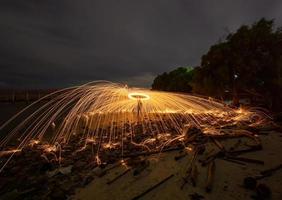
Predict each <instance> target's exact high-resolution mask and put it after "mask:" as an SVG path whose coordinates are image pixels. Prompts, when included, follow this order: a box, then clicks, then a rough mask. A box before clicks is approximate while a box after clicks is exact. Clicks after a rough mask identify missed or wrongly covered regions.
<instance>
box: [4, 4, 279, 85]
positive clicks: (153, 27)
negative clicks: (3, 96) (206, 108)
mask: <svg viewBox="0 0 282 200" xmlns="http://www.w3.org/2000/svg"><path fill="white" fill-rule="evenodd" d="M281 10H282V2H281V1H279V0H277V1H276V0H273V1H269V0H248V1H245V0H239V1H232V0H217V1H215V0H214V1H213V0H206V1H192V0H190V1H189V0H159V1H152V0H142V1H139V0H137V1H133V0H123V1H121V0H100V1H97V0H84V1H77V0H60V1H58V0H25V1H22V0H2V1H1V2H0V27H1V31H0V87H4V86H5V87H63V86H69V85H73V84H79V83H84V82H87V81H92V80H101V79H103V80H111V81H119V82H127V83H129V84H132V85H139V86H149V85H150V84H151V82H152V80H153V78H154V76H155V75H157V74H160V73H162V72H164V71H169V70H172V69H173V68H175V67H177V66H183V65H189V66H195V65H198V64H199V63H200V58H201V55H203V54H204V53H205V52H206V51H207V50H208V48H209V46H210V45H212V44H214V43H215V42H217V41H218V40H219V39H220V38H221V37H224V35H226V34H227V32H228V31H234V30H236V29H237V28H238V27H239V26H240V25H242V24H250V23H253V22H254V21H256V20H258V19H259V18H261V17H266V18H268V19H272V18H275V19H276V24H278V25H281V24H282V16H281Z"/></svg>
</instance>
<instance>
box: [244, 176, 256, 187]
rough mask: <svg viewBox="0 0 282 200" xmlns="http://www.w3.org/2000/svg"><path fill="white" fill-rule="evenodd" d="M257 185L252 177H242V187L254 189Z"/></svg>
mask: <svg viewBox="0 0 282 200" xmlns="http://www.w3.org/2000/svg"><path fill="white" fill-rule="evenodd" d="M256 185H257V180H256V179H255V178H253V177H246V178H244V187H245V188H246V189H251V190H253V189H255V188H256Z"/></svg>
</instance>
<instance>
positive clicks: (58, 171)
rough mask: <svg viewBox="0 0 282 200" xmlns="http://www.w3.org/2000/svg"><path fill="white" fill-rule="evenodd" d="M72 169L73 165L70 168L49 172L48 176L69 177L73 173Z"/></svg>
mask: <svg viewBox="0 0 282 200" xmlns="http://www.w3.org/2000/svg"><path fill="white" fill-rule="evenodd" d="M72 167H73V166H72V165H70V166H68V167H60V168H57V169H55V170H53V171H48V172H47V175H48V176H49V177H53V176H55V175H57V174H59V173H61V174H63V175H67V174H69V173H71V171H72Z"/></svg>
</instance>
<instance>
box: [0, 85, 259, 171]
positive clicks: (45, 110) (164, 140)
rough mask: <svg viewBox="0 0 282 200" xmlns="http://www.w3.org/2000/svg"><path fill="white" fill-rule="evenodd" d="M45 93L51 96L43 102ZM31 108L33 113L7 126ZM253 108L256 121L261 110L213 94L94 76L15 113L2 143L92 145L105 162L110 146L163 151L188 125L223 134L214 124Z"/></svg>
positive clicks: (246, 115) (54, 147)
mask: <svg viewBox="0 0 282 200" xmlns="http://www.w3.org/2000/svg"><path fill="white" fill-rule="evenodd" d="M46 99H51V100H49V101H48V102H47V103H43V102H44V101H45V100H46ZM38 107H39V108H38ZM34 108H37V109H34ZM26 113H31V114H29V115H28V116H27V117H26V118H25V119H24V120H22V121H20V123H18V125H17V126H16V127H14V128H13V129H12V131H8V130H11V126H12V124H14V123H13V122H14V121H17V120H19V119H21V117H22V116H23V117H25V114H26ZM254 114H255V115H256V120H255V121H254V122H253V123H257V122H258V121H259V120H261V117H262V115H261V114H260V113H256V112H251V111H244V110H239V111H237V110H234V109H231V108H229V107H227V106H225V105H224V104H222V103H219V102H216V101H213V100H211V99H206V98H202V97H196V96H192V95H187V94H178V93H169V92H157V91H152V90H147V89H140V88H128V87H127V86H124V85H121V84H115V83H111V82H102V81H99V82H91V83H88V84H85V85H82V86H79V87H74V88H68V89H64V90H61V91H57V92H55V93H52V94H50V95H48V96H46V97H43V98H42V99H40V100H38V101H36V102H34V103H33V104H31V105H30V106H28V107H27V108H25V109H24V110H23V111H21V112H20V113H18V114H16V115H15V116H14V117H13V118H11V119H10V120H9V121H7V122H6V123H5V124H4V125H3V126H2V127H1V131H3V132H5V131H8V134H6V136H5V137H4V138H2V140H1V142H0V147H1V149H3V151H9V152H10V153H11V156H12V155H13V154H14V153H15V152H14V151H11V148H10V147H11V145H10V144H16V145H14V148H15V149H17V151H18V150H21V149H24V148H25V147H28V146H36V145H41V147H42V148H44V149H45V151H44V152H58V151H60V153H59V154H60V156H61V151H64V148H65V147H67V146H68V145H72V146H73V148H76V149H74V151H75V152H81V151H83V150H84V149H87V148H88V146H91V148H92V150H91V152H92V154H93V158H95V160H96V162H97V163H99V164H100V163H102V162H103V161H104V160H103V159H104V158H103V156H104V154H105V152H107V151H115V152H116V153H118V154H119V155H120V157H121V158H123V157H124V155H125V154H128V153H130V152H131V151H132V150H133V149H134V151H161V150H162V149H163V148H164V147H165V146H167V145H169V144H171V143H173V142H175V141H180V142H181V141H183V138H184V137H185V131H186V129H187V127H197V128H198V129H201V130H203V132H204V133H205V134H222V133H221V132H220V131H214V129H212V128H211V127H219V128H220V127H221V126H226V125H232V124H234V123H237V122H238V121H251V119H252V116H253V115H254ZM211 130H212V131H211ZM74 146H75V147H74ZM118 154H117V155H118ZM0 155H1V154H0ZM8 160H10V159H8ZM6 164H7V163H6V162H5V164H4V166H5V165H6ZM2 169H3V167H2ZM2 169H1V170H2Z"/></svg>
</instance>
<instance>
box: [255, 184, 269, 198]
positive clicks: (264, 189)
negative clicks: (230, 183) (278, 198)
mask: <svg viewBox="0 0 282 200" xmlns="http://www.w3.org/2000/svg"><path fill="white" fill-rule="evenodd" d="M256 192H257V195H258V197H259V199H268V198H270V196H271V190H270V188H269V187H268V186H267V185H265V184H263V183H261V184H259V185H258V186H257V187H256Z"/></svg>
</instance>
